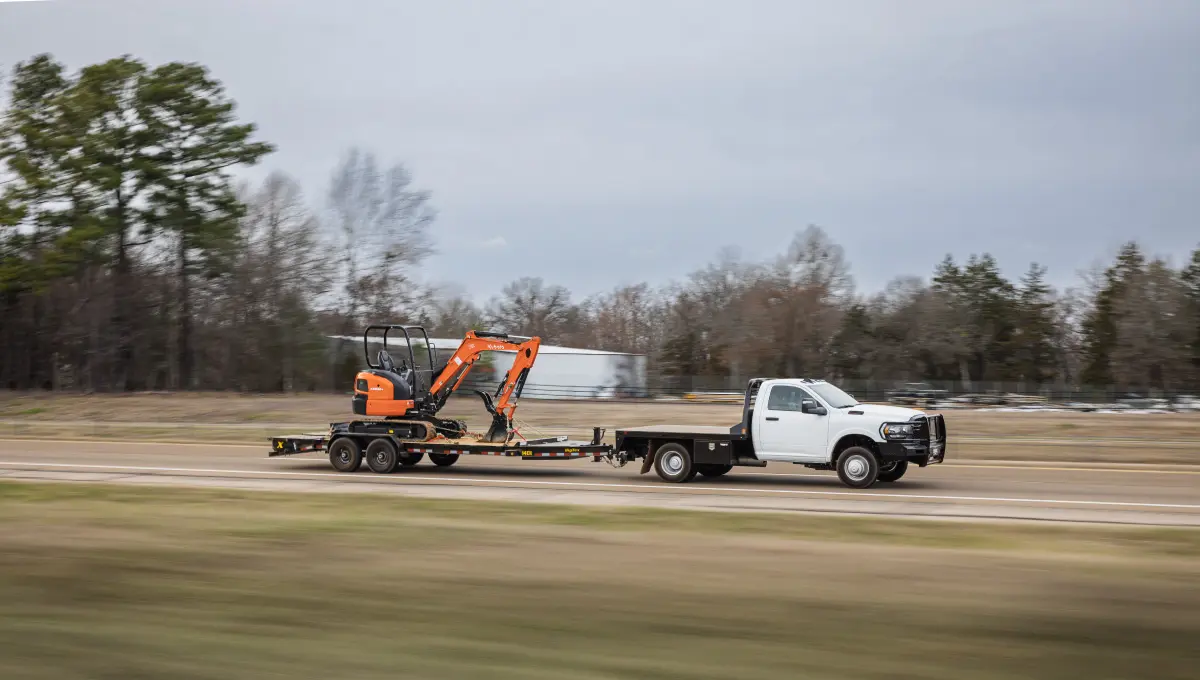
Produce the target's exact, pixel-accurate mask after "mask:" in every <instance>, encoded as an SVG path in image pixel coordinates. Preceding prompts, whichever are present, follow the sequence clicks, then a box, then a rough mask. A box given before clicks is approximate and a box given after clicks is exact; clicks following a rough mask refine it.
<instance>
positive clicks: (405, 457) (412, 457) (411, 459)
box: [400, 451, 425, 467]
mask: <svg viewBox="0 0 1200 680" xmlns="http://www.w3.org/2000/svg"><path fill="white" fill-rule="evenodd" d="M424 459H425V454H423V453H408V452H407V451H406V452H404V453H402V454H400V464H401V465H403V466H404V467H412V466H414V465H416V464H417V463H420V462H421V461H422V460H424Z"/></svg>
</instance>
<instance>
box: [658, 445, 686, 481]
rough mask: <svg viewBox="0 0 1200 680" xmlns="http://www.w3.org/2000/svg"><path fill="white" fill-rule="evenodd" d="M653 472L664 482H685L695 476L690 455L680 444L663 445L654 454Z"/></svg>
mask: <svg viewBox="0 0 1200 680" xmlns="http://www.w3.org/2000/svg"><path fill="white" fill-rule="evenodd" d="M654 471H655V472H657V473H658V476H659V477H661V478H662V480H663V481H664V482H676V483H681V482H687V481H690V480H691V479H692V477H694V476H695V475H696V470H695V468H694V467H693V465H692V454H690V453H688V450H687V449H686V448H684V447H683V446H682V445H681V444H674V443H669V444H663V445H662V446H660V447H658V451H657V452H655V454H654Z"/></svg>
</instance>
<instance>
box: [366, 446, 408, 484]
mask: <svg viewBox="0 0 1200 680" xmlns="http://www.w3.org/2000/svg"><path fill="white" fill-rule="evenodd" d="M366 457H367V467H369V468H371V472H375V473H378V474H381V475H389V474H391V473H393V472H395V471H396V467H397V466H398V465H400V454H398V453H397V452H396V445H395V444H393V443H392V441H391V440H390V439H385V438H383V437H378V438H376V439H375V441H373V442H371V443H370V444H369V445H368V446H367V456H366Z"/></svg>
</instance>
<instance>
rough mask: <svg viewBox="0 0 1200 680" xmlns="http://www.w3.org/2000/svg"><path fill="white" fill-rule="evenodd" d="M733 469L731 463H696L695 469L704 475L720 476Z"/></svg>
mask: <svg viewBox="0 0 1200 680" xmlns="http://www.w3.org/2000/svg"><path fill="white" fill-rule="evenodd" d="M732 469H733V466H732V465H718V464H717V463H696V470H697V471H698V472H699V473H700V474H702V475H704V476H705V477H721V476H723V475H725V474H727V473H728V472H729V471H730V470H732Z"/></svg>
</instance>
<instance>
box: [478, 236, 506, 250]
mask: <svg viewBox="0 0 1200 680" xmlns="http://www.w3.org/2000/svg"><path fill="white" fill-rule="evenodd" d="M477 245H478V247H480V248H486V249H489V250H492V249H496V248H504V247H506V246H508V241H506V240H505V239H504V237H503V236H493V237H491V238H489V239H487V240H484V241H480V242H479V243H478V244H477Z"/></svg>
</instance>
